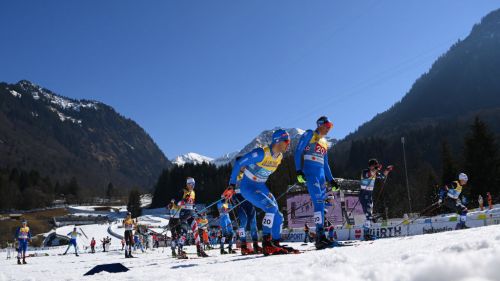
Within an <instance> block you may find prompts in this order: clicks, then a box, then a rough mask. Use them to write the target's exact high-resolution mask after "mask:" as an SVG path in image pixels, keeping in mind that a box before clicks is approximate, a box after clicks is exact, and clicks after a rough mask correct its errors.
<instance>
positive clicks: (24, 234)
mask: <svg viewBox="0 0 500 281" xmlns="http://www.w3.org/2000/svg"><path fill="white" fill-rule="evenodd" d="M16 239H17V242H18V244H19V247H18V249H17V264H21V258H22V259H23V264H26V251H27V250H28V241H29V242H31V231H30V228H29V226H28V222H27V221H26V220H23V221H22V223H21V226H20V227H18V228H17V230H16Z"/></svg>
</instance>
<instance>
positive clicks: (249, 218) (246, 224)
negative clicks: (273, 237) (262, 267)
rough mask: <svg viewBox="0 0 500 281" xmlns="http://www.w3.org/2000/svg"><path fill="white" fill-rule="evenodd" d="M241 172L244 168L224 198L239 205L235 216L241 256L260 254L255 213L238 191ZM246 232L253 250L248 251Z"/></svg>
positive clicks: (237, 158)
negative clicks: (233, 186) (237, 222)
mask: <svg viewBox="0 0 500 281" xmlns="http://www.w3.org/2000/svg"><path fill="white" fill-rule="evenodd" d="M240 158H241V157H240V156H239V157H236V161H238V160H240ZM243 171H244V168H242V169H241V171H240V173H239V174H238V177H237V179H236V186H235V189H234V192H232V193H231V192H230V191H231V189H228V190H227V193H229V196H228V195H225V196H226V197H227V198H230V199H231V200H232V201H233V203H234V204H235V205H239V206H238V208H237V209H238V210H237V215H238V221H239V228H238V237H239V239H240V242H241V254H242V255H249V254H261V253H262V248H261V247H260V246H259V234H258V229H257V211H256V210H255V206H254V205H252V203H250V201H248V200H245V198H243V196H242V195H241V191H240V183H241V180H242V179H243V176H244V174H243ZM247 230H249V231H250V235H251V237H252V241H253V249H249V248H248V245H247Z"/></svg>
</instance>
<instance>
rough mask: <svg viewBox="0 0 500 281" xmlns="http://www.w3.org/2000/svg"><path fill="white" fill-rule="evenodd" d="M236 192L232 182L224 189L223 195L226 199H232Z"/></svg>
mask: <svg viewBox="0 0 500 281" xmlns="http://www.w3.org/2000/svg"><path fill="white" fill-rule="evenodd" d="M235 193H236V192H235V191H234V184H230V185H229V186H228V187H227V188H226V190H224V192H223V193H222V197H224V199H226V200H229V199H231V197H233V195H234V194H235Z"/></svg>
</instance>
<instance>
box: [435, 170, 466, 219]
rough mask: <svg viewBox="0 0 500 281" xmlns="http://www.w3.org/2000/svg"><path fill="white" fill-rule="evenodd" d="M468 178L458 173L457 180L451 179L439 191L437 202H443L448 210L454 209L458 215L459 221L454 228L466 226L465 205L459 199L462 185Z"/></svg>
mask: <svg viewBox="0 0 500 281" xmlns="http://www.w3.org/2000/svg"><path fill="white" fill-rule="evenodd" d="M468 180H469V178H468V177H467V175H466V174H464V173H460V174H459V175H458V181H453V182H451V183H450V184H447V185H445V186H443V187H442V188H441V189H440V191H439V201H438V203H439V204H440V205H441V204H443V205H444V206H445V207H447V208H448V209H450V210H453V211H456V212H457V213H458V214H459V215H460V221H459V222H458V223H457V226H456V229H463V228H467V226H466V225H465V222H466V221H467V207H465V206H464V204H463V203H462V199H461V196H460V195H461V193H462V189H463V187H464V186H465V185H466V184H467V181H468Z"/></svg>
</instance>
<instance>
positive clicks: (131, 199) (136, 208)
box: [127, 189, 142, 218]
mask: <svg viewBox="0 0 500 281" xmlns="http://www.w3.org/2000/svg"><path fill="white" fill-rule="evenodd" d="M127 210H128V211H129V212H131V213H132V217H133V218H137V217H139V216H140V215H141V214H142V208H141V194H140V193H139V190H137V189H132V190H131V191H130V193H129V195H128V204H127Z"/></svg>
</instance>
